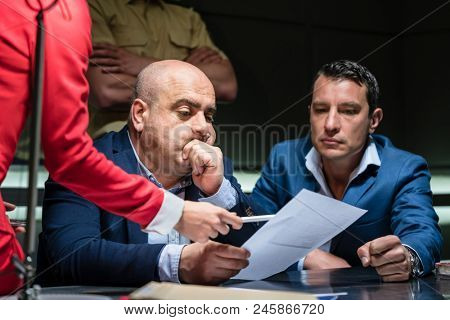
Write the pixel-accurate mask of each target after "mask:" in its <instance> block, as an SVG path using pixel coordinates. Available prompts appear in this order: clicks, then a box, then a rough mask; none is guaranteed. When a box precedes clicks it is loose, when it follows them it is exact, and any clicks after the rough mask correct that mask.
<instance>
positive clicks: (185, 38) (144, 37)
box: [88, 0, 237, 138]
mask: <svg viewBox="0 0 450 320" xmlns="http://www.w3.org/2000/svg"><path fill="white" fill-rule="evenodd" d="M88 2H89V7H90V11H91V17H92V41H93V43H94V51H93V55H92V57H91V60H90V61H91V64H90V67H89V70H88V79H89V83H90V86H91V90H92V93H91V97H90V114H91V123H90V126H89V133H90V134H91V135H92V136H93V137H94V138H96V137H99V136H101V135H102V134H104V133H106V132H108V131H110V130H115V131H118V130H120V128H122V126H123V125H124V124H125V121H126V117H127V115H128V111H129V102H130V100H131V98H132V94H133V92H132V91H133V90H132V88H133V86H134V82H135V80H136V76H137V75H138V74H139V72H140V71H141V70H142V69H143V68H144V67H146V66H147V65H148V64H150V63H153V62H156V61H160V60H167V59H175V60H183V61H186V62H188V63H190V64H192V65H195V66H196V67H198V68H199V69H200V70H202V71H203V72H204V73H205V74H206V75H207V76H208V78H209V79H210V80H211V82H212V84H213V86H214V89H215V93H216V98H217V99H218V100H221V101H232V100H234V99H235V97H236V94H237V82H236V76H235V74H234V70H233V66H232V65H231V63H230V61H229V60H228V58H227V57H226V56H225V54H224V53H223V52H221V51H220V50H219V49H218V48H217V47H216V46H215V45H214V43H213V42H212V40H211V38H210V36H209V34H208V31H207V29H206V26H205V24H204V23H203V21H202V19H201V17H200V15H199V14H198V13H196V12H194V11H193V10H190V9H186V8H183V7H181V6H178V5H173V4H166V3H165V2H164V1H159V0H158V1H134V2H131V1H130V2H125V1H123V2H122V1H115V2H112V1H109V0H89V1H88Z"/></svg>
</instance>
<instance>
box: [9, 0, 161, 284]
mask: <svg viewBox="0 0 450 320" xmlns="http://www.w3.org/2000/svg"><path fill="white" fill-rule="evenodd" d="M27 2H28V3H30V4H31V5H35V6H36V7H37V8H38V7H39V1H38V0H28V1H26V0H14V1H1V2H0V17H1V19H0V183H1V182H3V180H4V178H5V175H6V172H7V170H8V167H9V165H10V164H11V161H12V159H13V156H14V152H15V149H16V144H17V140H18V138H19V135H20V132H21V131H22V129H23V126H24V123H25V118H26V116H27V114H28V113H29V109H30V89H29V87H30V83H31V79H32V74H31V73H32V69H33V63H34V46H35V38H36V23H35V21H36V19H35V17H36V14H37V11H36V10H33V9H31V8H30V7H29V6H28V5H27ZM40 2H42V3H43V5H45V4H47V3H50V2H52V0H41V1H40ZM44 23H45V26H46V29H47V34H46V45H45V47H46V48H45V49H46V51H45V52H46V54H45V75H44V78H45V79H44V101H43V117H42V131H41V138H42V146H43V150H44V154H45V166H46V168H47V170H48V171H49V172H50V175H51V176H52V178H53V179H54V180H55V181H57V182H58V183H60V184H62V185H64V186H65V187H67V188H69V189H71V190H73V191H74V192H76V193H78V194H80V195H81V196H83V197H85V198H87V199H88V200H90V201H92V202H94V203H96V204H97V205H98V206H100V207H102V208H103V209H105V210H107V211H110V212H114V213H116V214H119V215H122V216H124V217H126V218H127V219H130V220H132V221H134V222H137V223H139V224H141V225H143V226H144V225H147V224H148V223H150V222H151V221H152V219H153V218H154V216H155V215H156V214H157V212H158V211H159V209H160V207H161V205H162V202H163V199H164V194H163V191H162V190H160V189H158V188H157V187H156V186H155V185H153V184H152V183H150V182H149V181H147V180H146V179H144V178H142V177H139V176H137V175H128V174H126V173H125V172H124V171H122V170H121V169H119V168H118V167H116V166H115V165H114V164H113V163H112V162H111V161H109V160H107V159H106V158H105V157H104V155H103V154H101V153H99V152H97V151H96V149H95V148H94V147H93V145H92V140H91V139H90V137H89V136H88V134H87V133H86V128H87V125H88V110H87V98H88V83H87V80H86V77H85V72H86V69H87V64H88V56H89V54H90V52H91V50H92V49H91V40H90V24H91V22H90V18H89V11H88V7H87V4H86V3H85V2H84V1H80V0H59V2H58V4H57V5H56V6H55V7H53V8H52V9H51V10H49V11H47V12H46V13H45V14H44ZM5 200H7V199H5ZM14 253H19V254H21V250H20V247H19V245H18V244H17V241H16V240H15V236H14V232H13V230H12V229H11V227H10V226H9V223H7V222H6V219H5V209H4V207H3V206H2V205H0V274H3V272H4V271H5V270H7V269H8V268H9V266H10V264H9V262H8V261H9V260H10V257H11V256H12V254H14ZM16 283H17V282H16V281H15V280H14V281H9V280H8V281H5V280H3V279H1V280H0V291H3V292H5V290H8V289H7V288H13V287H14V286H15V285H16ZM5 284H8V286H10V287H7V286H6V285H5Z"/></svg>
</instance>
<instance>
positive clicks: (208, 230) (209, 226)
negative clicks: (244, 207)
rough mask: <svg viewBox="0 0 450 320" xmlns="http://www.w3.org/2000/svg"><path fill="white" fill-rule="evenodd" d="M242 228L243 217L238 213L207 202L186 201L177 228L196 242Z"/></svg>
mask: <svg viewBox="0 0 450 320" xmlns="http://www.w3.org/2000/svg"><path fill="white" fill-rule="evenodd" d="M228 225H231V227H232V228H233V229H236V230H238V229H240V228H242V219H241V218H240V217H238V216H237V215H236V213H231V212H228V211H227V210H225V209H222V208H220V207H217V206H215V205H212V204H210V203H206V202H193V201H185V202H184V208H183V215H182V216H181V218H180V221H178V223H177V224H176V225H175V227H174V228H175V230H177V231H178V232H179V233H181V234H182V235H184V236H185V237H187V238H189V239H191V240H192V241H195V242H206V241H208V240H209V238H215V237H217V236H218V235H219V233H220V234H223V235H225V234H227V233H228V232H230V227H228Z"/></svg>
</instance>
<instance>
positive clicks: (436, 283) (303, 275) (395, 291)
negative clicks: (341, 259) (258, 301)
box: [224, 267, 450, 300]
mask: <svg viewBox="0 0 450 320" xmlns="http://www.w3.org/2000/svg"><path fill="white" fill-rule="evenodd" d="M224 286H226V287H237V288H247V289H268V290H285V291H303V292H308V293H312V294H329V293H334V294H335V296H334V297H333V298H336V299H338V300H349V299H350V300H354V299H360V300H362V299H398V300H400V299H402V300H403V299H432V300H442V299H450V279H441V278H438V277H436V276H435V275H434V274H431V275H429V276H426V277H423V278H421V279H417V280H410V281H407V282H396V283H385V282H383V281H382V280H381V278H380V277H379V276H378V274H377V273H376V271H375V270H374V269H371V268H368V269H366V268H362V267H353V268H349V269H334V270H315V271H301V272H300V271H291V272H283V273H280V274H277V275H275V276H272V277H270V278H268V279H266V280H261V281H245V282H244V281H237V280H230V281H228V282H227V283H225V284H224Z"/></svg>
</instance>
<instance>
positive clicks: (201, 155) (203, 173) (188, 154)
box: [183, 140, 224, 196]
mask: <svg viewBox="0 0 450 320" xmlns="http://www.w3.org/2000/svg"><path fill="white" fill-rule="evenodd" d="M183 159H184V160H188V161H189V163H190V164H191V167H192V181H193V182H194V184H195V185H196V186H197V187H198V188H200V190H202V192H204V193H205V194H207V195H208V196H212V195H213V194H215V193H216V192H217V191H219V188H220V186H221V184H222V181H223V172H224V169H223V155H222V151H221V150H220V149H219V148H217V147H213V146H211V145H209V144H207V143H205V142H202V141H200V140H192V141H191V142H189V143H188V144H187V145H186V146H185V147H184V149H183Z"/></svg>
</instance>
